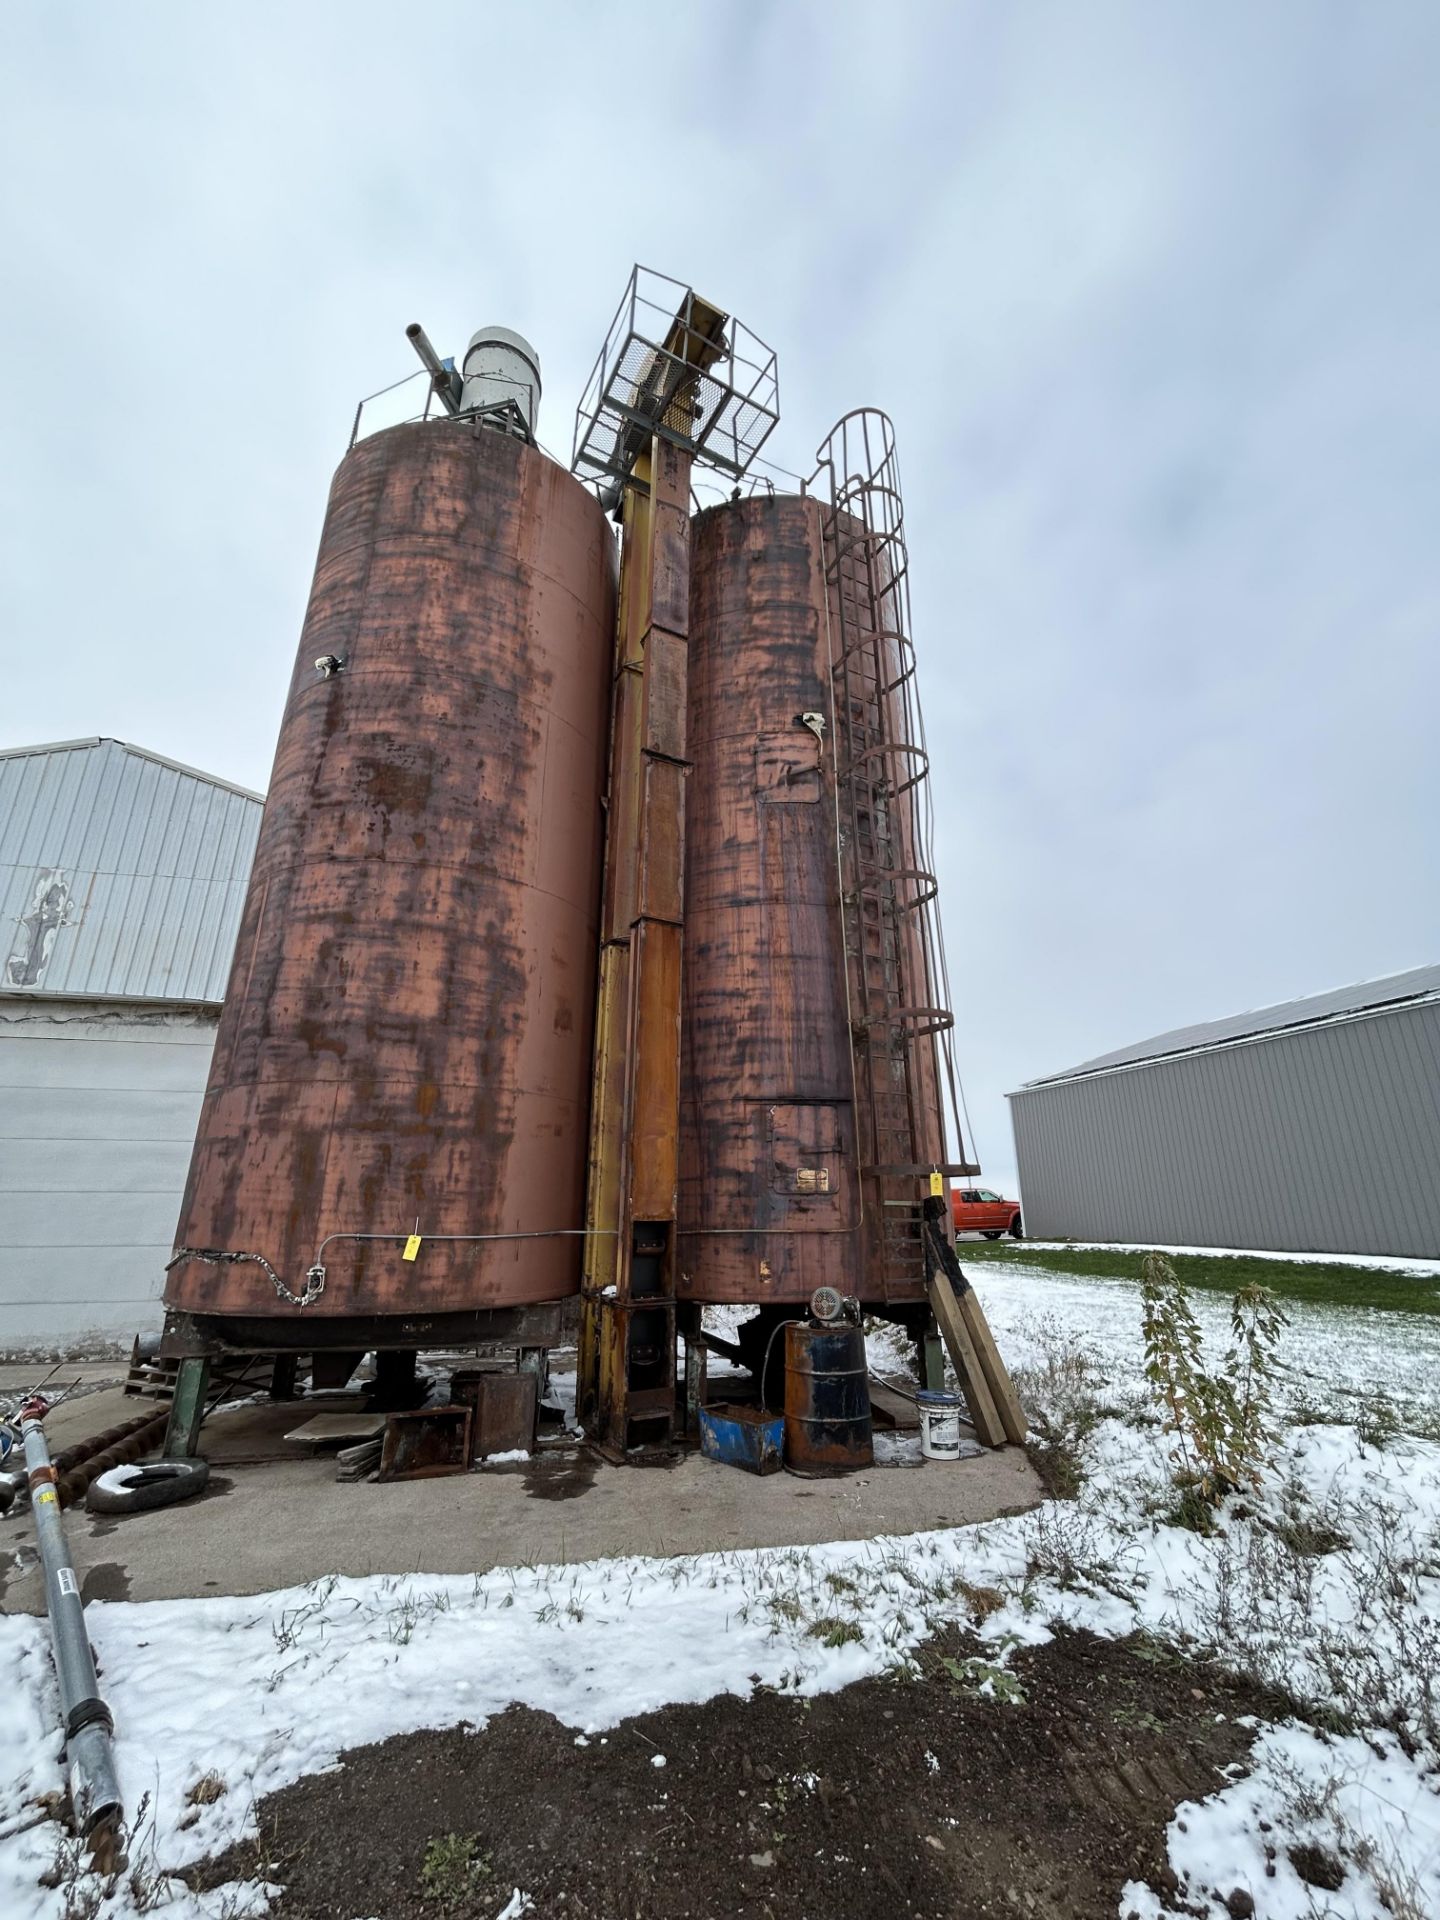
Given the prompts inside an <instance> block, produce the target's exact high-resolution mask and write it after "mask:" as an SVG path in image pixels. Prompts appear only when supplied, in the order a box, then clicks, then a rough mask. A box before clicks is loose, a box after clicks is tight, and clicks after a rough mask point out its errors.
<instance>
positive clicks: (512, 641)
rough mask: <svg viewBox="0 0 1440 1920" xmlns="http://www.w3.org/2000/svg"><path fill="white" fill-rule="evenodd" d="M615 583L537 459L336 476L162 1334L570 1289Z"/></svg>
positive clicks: (451, 439) (578, 503)
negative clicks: (171, 1318)
mask: <svg viewBox="0 0 1440 1920" xmlns="http://www.w3.org/2000/svg"><path fill="white" fill-rule="evenodd" d="M614 573H615V559H614V542H613V537H612V534H611V531H610V528H609V526H608V523H607V522H606V520H605V517H604V515H603V513H602V511H601V509H600V507H599V506H598V505H597V503H596V501H595V500H594V498H593V497H592V496H591V495H590V494H589V493H588V492H586V490H585V489H584V488H582V487H581V486H580V484H579V483H578V482H577V481H576V480H574V479H573V478H572V477H571V476H570V475H569V474H567V473H566V472H565V471H564V470H563V469H562V468H561V467H559V466H557V465H556V464H555V463H554V462H553V461H551V460H549V459H547V458H546V457H545V456H544V455H543V454H541V453H540V452H538V451H537V450H535V449H534V448H532V447H530V446H527V445H526V444H524V443H523V442H522V441H521V440H519V439H517V438H513V437H510V436H508V435H505V434H501V433H495V432H488V431H483V430H481V431H477V430H476V429H475V428H474V427H473V426H470V425H467V424H465V423H460V422H452V421H448V420H440V421H432V422H428V423H425V424H414V425H409V426H402V427H396V428H392V429H390V430H389V431H388V432H384V433H380V434H377V435H375V436H374V437H373V438H371V439H368V440H364V441H362V442H360V443H359V444H358V445H357V446H355V447H354V448H353V449H352V451H351V452H350V453H348V454H347V455H346V457H345V459H344V461H343V462H342V463H341V466H340V469H339V471H338V473H337V475H336V478H335V483H334V486H333V488H332V491H331V496H330V505H329V511H328V513H327V516H326V520H325V527H324V532H323V534H322V537H321V542H320V552H319V558H318V561H317V564H316V570H315V583H314V587H313V590H312V593H311V597H310V605H309V611H308V613H307V616H306V620H305V627H304V631H303V634H302V636H301V641H300V649H299V656H298V658H297V661H296V666H295V673H294V677H293V680H292V682H291V687H290V694H289V699H288V702H287V705H286V708H285V714H284V720H283V722H282V726H281V731H280V739H279V744H278V746H277V749H276V756H275V771H274V777H273V781H272V784H271V788H270V794H269V798H268V801H267V803H266V808H265V816H264V822H263V825H262V828H261V833H260V842H259V847H258V851H257V855H256V860H255V867H254V872H253V875H252V878H251V883H250V889H249V895H248V899H247V903H246V909H245V914H244V919H243V923H242V928H241V933H240V939H239V944H238V947H237V950H236V954H235V963H234V969H233V972H232V975H231V981H230V989H229V993H228V995H227V998H226V1002H225V1008H224V1012H223V1014H222V1016H221V1021H220V1028H219V1035H218V1039H217V1043H216V1049H215V1058H214V1066H213V1070H212V1073H211V1077H210V1082H209V1086H208V1088H207V1091H206V1095H205V1100H204V1106H203V1110H202V1114H201V1118H200V1124H199V1130H198V1134H197V1137H196V1142H195V1151H194V1157H193V1160H192V1164H191V1169H190V1176H189V1182H188V1185H187V1188H186V1193H185V1199H184V1203H183V1208H182V1212H181V1218H180V1222H179V1228H178V1233H177V1241H176V1247H177V1254H178V1255H179V1258H178V1260H177V1263H176V1264H175V1265H174V1266H173V1267H172V1270H171V1272H170V1277H169V1283H168V1286H167V1290H166V1304H167V1306H168V1307H169V1308H171V1309H172V1310H174V1311H178V1312H184V1313H188V1314H191V1315H199V1316H211V1317H219V1318H220V1319H221V1320H223V1319H225V1318H226V1317H227V1316H241V1317H243V1318H245V1319H246V1320H247V1321H252V1322H253V1321H254V1320H255V1319H256V1318H257V1317H258V1318H264V1317H267V1316H268V1317H270V1318H271V1319H293V1318H294V1317H295V1316H297V1315H300V1314H303V1315H304V1317H305V1319H306V1321H307V1322H309V1323H312V1324H315V1323H321V1322H324V1321H327V1320H332V1319H336V1318H343V1319H346V1320H348V1321H349V1322H350V1323H351V1324H352V1326H353V1325H358V1324H360V1323H362V1322H366V1321H372V1322H380V1321H384V1320H385V1319H387V1318H388V1317H392V1316H402V1317H405V1318H407V1319H409V1320H413V1319H414V1318H415V1317H416V1316H427V1315H428V1316H435V1315H456V1314H462V1315H463V1314H465V1313H470V1312H475V1311H478V1310H483V1309H491V1308H496V1307H505V1306H513V1305H517V1304H522V1303H528V1302H536V1301H550V1300H556V1299H560V1298H563V1297H564V1296H566V1295H568V1294H572V1293H574V1292H575V1291H576V1289H577V1287H578V1285H579V1275H580V1261H581V1247H582V1239H581V1237H580V1229H581V1228H582V1227H583V1221H584V1187H585V1171H586V1147H587V1142H586V1119H587V1111H588V1103H589V1084H590V1064H591V1063H590V1044H591V1025H592V1003H593V997H594V990H595V967H596V941H597V925H598V909H599V892H600V876H601V821H602V806H601V797H602V794H603V790H604V781H605V755H606V732H607V724H608V704H609V684H610V672H611V661H612V650H613V626H614ZM412 1235H416V1236H418V1237H419V1245H418V1248H417V1247H416V1246H415V1243H414V1240H413V1239H411V1236H412ZM407 1241H408V1242H409V1245H408V1246H407ZM187 1250H188V1251H187ZM407 1252H408V1253H409V1254H411V1255H412V1257H411V1258H408V1259H407V1258H406V1254H407ZM217 1256H218V1257H217ZM307 1275H308V1276H310V1278H309V1279H308V1280H307ZM307 1292H308V1293H309V1295H310V1296H311V1297H310V1298H309V1302H308V1304H306V1305H305V1306H303V1307H300V1306H298V1305H296V1304H295V1299H296V1297H301V1298H303V1297H305V1296H306V1294H307Z"/></svg>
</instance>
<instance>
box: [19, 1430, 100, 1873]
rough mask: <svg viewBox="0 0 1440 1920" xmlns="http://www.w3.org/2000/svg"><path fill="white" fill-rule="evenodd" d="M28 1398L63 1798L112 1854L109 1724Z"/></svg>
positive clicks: (50, 1469)
mask: <svg viewBox="0 0 1440 1920" xmlns="http://www.w3.org/2000/svg"><path fill="white" fill-rule="evenodd" d="M36 1405H37V1403H35V1402H32V1403H31V1404H30V1405H29V1406H28V1407H24V1408H22V1409H21V1416H20V1433H21V1437H22V1438H23V1440H24V1442H25V1469H26V1473H27V1475H28V1477H29V1481H30V1500H31V1506H32V1508H33V1510H34V1515H35V1539H36V1544H37V1545H38V1546H39V1549H40V1558H41V1561H42V1562H43V1564H44V1567H45V1601H46V1605H47V1607H48V1608H49V1612H50V1638H51V1642H52V1644H53V1646H54V1649H55V1671H56V1674H57V1675H58V1677H59V1681H60V1711H61V1713H62V1714H63V1716H64V1728H65V1757H66V1761H67V1763H68V1766H69V1773H70V1804H71V1806H72V1808H73V1809H74V1813H75V1823H76V1826H77V1828H78V1829H79V1831H80V1832H81V1833H82V1834H84V1835H85V1836H86V1838H87V1839H89V1841H90V1844H91V1850H92V1852H94V1853H95V1854H96V1855H97V1857H99V1856H101V1855H102V1854H103V1855H108V1856H110V1858H111V1860H112V1861H113V1858H114V1856H115V1854H117V1853H118V1851H119V1849H120V1846H121V1842H122V1838H123V1835H122V1830H121V1816H122V1812H123V1803H122V1801H121V1798H120V1782H119V1780H118V1779H117V1778H116V1774H115V1756H114V1752H113V1751H112V1748H111V1744H110V1736H111V1733H112V1732H113V1730H114V1725H115V1723H114V1721H113V1720H112V1719H111V1717H110V1709H109V1708H108V1707H107V1706H106V1704H105V1702H104V1701H103V1700H102V1699H101V1698H100V1688H99V1682H98V1680H97V1679H96V1677H95V1659H94V1656H93V1654H92V1653H91V1651H90V1636H89V1634H88V1633H87V1632H86V1631H85V1607H84V1603H83V1602H82V1600H81V1598H80V1582H79V1580H78V1578H77V1577H76V1573H75V1563H74V1561H73V1560H72V1559H71V1558H70V1549H69V1547H68V1546H67V1545H66V1542H65V1528H64V1524H63V1523H62V1521H61V1519H60V1495H59V1493H58V1491H57V1490H56V1486H55V1468H54V1466H53V1465H52V1464H51V1460H50V1448H49V1446H48V1445H47V1443H46V1440H45V1430H44V1428H43V1427H42V1426H41V1424H40V1418H41V1414H42V1413H43V1411H44V1409H43V1407H41V1408H40V1411H39V1412H37V1411H36V1410H35V1408H36Z"/></svg>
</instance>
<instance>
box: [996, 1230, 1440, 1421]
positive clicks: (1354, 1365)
mask: <svg viewBox="0 0 1440 1920" xmlns="http://www.w3.org/2000/svg"><path fill="white" fill-rule="evenodd" d="M963 1251H964V1250H963V1248H962V1249H961V1254H962V1259H961V1265H962V1266H963V1265H964V1259H963ZM1136 1277H1137V1279H1138V1277H1139V1261H1138V1259H1137V1261H1136ZM969 1278H970V1279H971V1280H972V1281H973V1283H974V1285H975V1287H976V1290H977V1292H978V1293H979V1294H980V1297H981V1299H982V1300H983V1301H984V1303H985V1311H986V1314H987V1315H988V1317H989V1320H990V1325H991V1328H992V1330H993V1332H994V1334H995V1338H996V1340H997V1341H998V1342H999V1344H1000V1350H1001V1352H1002V1353H1004V1355H1005V1356H1006V1359H1007V1361H1008V1362H1009V1364H1010V1365H1011V1366H1012V1367H1023V1366H1025V1365H1027V1364H1033V1363H1034V1362H1035V1361H1036V1360H1037V1359H1038V1358H1040V1357H1041V1355H1042V1354H1043V1352H1044V1351H1046V1350H1048V1348H1049V1347H1050V1346H1051V1345H1053V1343H1054V1342H1055V1341H1056V1340H1057V1339H1061V1340H1070V1341H1074V1342H1078V1343H1082V1344H1083V1345H1084V1346H1085V1347H1086V1348H1087V1349H1089V1350H1090V1351H1091V1352H1092V1353H1093V1354H1094V1356H1095V1359H1096V1363H1097V1365H1098V1367H1099V1369H1100V1372H1101V1374H1102V1375H1103V1377H1104V1379H1105V1380H1106V1381H1107V1382H1108V1383H1109V1384H1110V1385H1111V1386H1113V1387H1116V1388H1122V1389H1125V1390H1127V1391H1133V1392H1140V1391H1142V1390H1143V1387H1144V1373H1143V1359H1144V1356H1143V1352H1142V1347H1141V1338H1140V1292H1139V1288H1138V1286H1136V1285H1134V1284H1132V1282H1130V1281H1128V1280H1107V1279H1098V1278H1091V1277H1089V1276H1088V1275H1087V1276H1081V1275H1072V1274H1063V1273H1046V1272H1041V1271H1037V1270H1036V1269H1035V1268H1033V1267H1026V1266H1022V1265H1021V1264H1020V1263H1019V1262H1015V1263H1013V1264H1011V1263H1009V1262H1006V1261H1004V1260H986V1261H985V1262H984V1263H983V1264H981V1263H979V1262H973V1263H972V1264H971V1266H970V1268H969ZM1190 1304H1191V1307H1192V1308H1193V1310H1194V1313H1195V1318H1196V1319H1197V1320H1198V1321H1199V1323H1200V1327H1201V1331H1202V1333H1203V1334H1204V1336H1205V1344H1206V1351H1207V1353H1208V1354H1210V1355H1212V1356H1218V1355H1219V1354H1221V1353H1223V1352H1224V1350H1225V1348H1226V1347H1227V1346H1228V1345H1229V1343H1230V1301H1229V1298H1228V1297H1227V1296H1226V1295H1225V1294H1222V1293H1211V1292H1208V1291H1204V1290H1202V1289H1200V1288H1196V1289H1195V1290H1194V1291H1193V1292H1192V1293H1191V1295H1190ZM1281 1305H1282V1307H1283V1308H1284V1311H1285V1315H1286V1318H1287V1319H1288V1320H1289V1323H1290V1324H1289V1327H1288V1328H1287V1330H1286V1333H1285V1339H1284V1345H1283V1347H1282V1349H1281V1358H1282V1360H1283V1362H1284V1365H1285V1377H1284V1385H1283V1389H1282V1404H1283V1405H1284V1406H1285V1407H1286V1408H1287V1409H1288V1410H1289V1411H1290V1412H1291V1413H1294V1412H1297V1411H1301V1410H1305V1411H1306V1412H1308V1413H1317V1412H1318V1413H1322V1414H1326V1415H1328V1416H1329V1417H1331V1418H1333V1419H1337V1420H1345V1419H1351V1418H1354V1416H1355V1412H1356V1410H1357V1409H1359V1408H1362V1407H1363V1405H1364V1404H1365V1403H1371V1402H1374V1401H1375V1400H1376V1399H1377V1398H1378V1397H1379V1396H1382V1395H1384V1396H1388V1398H1389V1399H1391V1400H1392V1401H1393V1402H1394V1403H1395V1404H1396V1406H1397V1407H1398V1408H1400V1409H1402V1410H1404V1411H1405V1412H1407V1413H1410V1414H1412V1415H1413V1414H1416V1413H1424V1412H1426V1411H1428V1412H1430V1413H1431V1414H1434V1413H1435V1412H1436V1411H1437V1410H1440V1314H1422V1313H1416V1314H1410V1313H1392V1312H1388V1311H1386V1310H1384V1309H1382V1308H1378V1307H1332V1306H1312V1305H1311V1304H1309V1303H1308V1302H1305V1301H1298V1300H1284V1301H1282V1302H1281Z"/></svg>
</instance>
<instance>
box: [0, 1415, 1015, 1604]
mask: <svg viewBox="0 0 1440 1920" xmlns="http://www.w3.org/2000/svg"><path fill="white" fill-rule="evenodd" d="M117 1397H120V1398H121V1403H122V1405H123V1406H125V1407H131V1406H134V1405H135V1402H134V1401H133V1400H130V1401H126V1400H124V1399H123V1396H117ZM99 1400H100V1396H99V1395H98V1394H97V1395H96V1396H95V1397H94V1400H93V1401H92V1402H91V1407H92V1410H93V1411H95V1412H96V1413H100V1414H101V1417H99V1418H92V1419H91V1420H90V1421H89V1422H88V1424H87V1426H86V1428H85V1429H84V1431H92V1432H93V1431H94V1430H95V1428H96V1427H97V1426H100V1425H109V1424H113V1420H112V1419H107V1418H105V1417H103V1413H101V1410H100V1409H99V1407H98V1402H99ZM144 1404H145V1403H143V1402H142V1403H141V1405H144ZM312 1404H313V1403H312ZM336 1410H337V1411H339V1409H336ZM64 1411H65V1409H63V1408H62V1409H59V1412H62V1413H63V1412H64ZM297 1411H298V1409H297V1407H296V1405H295V1403H294V1402H291V1403H288V1404H285V1403H281V1404H277V1405H273V1406H272V1405H259V1406H255V1407H244V1408H237V1409H236V1410H235V1411H234V1412H232V1413H228V1414H222V1415H218V1416H216V1417H215V1418H214V1419H213V1420H212V1421H209V1422H207V1423H206V1427H205V1449H204V1450H205V1454H206V1457H207V1458H208V1459H209V1461H210V1463H211V1485H210V1488H209V1489H208V1490H207V1492H206V1493H204V1494H203V1495H201V1496H200V1497H199V1498H198V1499H195V1500H191V1501H186V1502H184V1503H183V1504H182V1505H180V1506H176V1507H168V1508H164V1509H162V1510H161V1511H159V1512H157V1513H143V1514H132V1515H127V1516H125V1517H124V1518H116V1519H112V1518H107V1517H101V1516H98V1515H97V1516H91V1515H89V1514H87V1513H85V1512H84V1511H83V1509H70V1510H69V1511H67V1513H66V1516H65V1523H66V1535H67V1537H68V1539H69V1541H70V1547H71V1551H72V1553H73V1555H74V1559H75V1565H76V1567H77V1568H78V1569H79V1572H80V1575H81V1580H82V1583H83V1584H82V1592H83V1593H84V1595H85V1598H86V1599H87V1600H89V1599H105V1600H169V1599H178V1598H180V1597H182V1596H188V1595H217V1594H240V1593H264V1592H267V1591H269V1590H270V1589H271V1588H275V1587H289V1586H296V1585H300V1584H302V1583H303V1582H305V1581H307V1580H313V1579H317V1578H320V1577H321V1576H323V1575H325V1574H328V1573H341V1574H372V1573H410V1572H423V1573H481V1572H485V1571H487V1570H488V1569H490V1568H492V1567H497V1566H513V1565H516V1564H519V1563H521V1562H528V1563H530V1564H536V1563H542V1562H543V1563H548V1564H564V1563H567V1562H572V1561H581V1560H592V1559H603V1558H609V1557H613V1556H616V1555H623V1554H661V1555H664V1554H686V1553H705V1552H709V1551H714V1550H718V1549H722V1548H723V1549H733V1548H737V1547H761V1546H789V1545H807V1544H812V1543H815V1542H819V1541H825V1540H862V1539H868V1538H870V1537H871V1536H873V1535H876V1534H883V1533H913V1532H916V1531H918V1530H921V1529H923V1528H927V1527H954V1526H965V1525H969V1524H971V1523H973V1522H976V1521H980V1520H989V1519H993V1518H995V1517H996V1515H998V1514H1003V1513H1013V1512H1018V1511H1021V1510H1023V1509H1024V1508H1027V1507H1032V1506H1035V1505H1037V1504H1038V1503H1039V1501H1040V1500H1041V1498H1042V1497H1043V1496H1042V1492H1041V1487H1040V1483H1039V1481H1038V1479H1037V1478H1036V1476H1035V1473H1034V1471H1033V1469H1032V1468H1031V1466H1030V1464H1029V1462H1028V1460H1027V1459H1026V1457H1025V1455H1024V1453H1023V1452H1022V1451H1021V1450H1020V1449H1018V1448H1014V1447H1007V1448H1005V1449H1003V1450H1002V1451H1000V1452H997V1453H985V1454H982V1455H980V1456H979V1457H977V1458H974V1459H969V1460H962V1461H958V1462H955V1463H953V1464H952V1463H941V1462H936V1461H931V1462H927V1463H926V1464H925V1465H923V1466H899V1465H897V1466H890V1467H876V1468H873V1469H871V1470H870V1471H867V1472H865V1473H858V1474H851V1475H847V1476H846V1477H844V1478H841V1479H835V1480H802V1479H798V1478H796V1477H794V1476H792V1475H790V1474H785V1473H780V1474H774V1475H770V1476H768V1477H767V1478H764V1479H760V1478H757V1477H756V1476H754V1475H752V1474H747V1473H742V1472H740V1471H738V1470H737V1469H735V1468H733V1467H725V1466H720V1465H717V1464H716V1463H715V1462H713V1461H709V1460H704V1459H702V1458H701V1457H700V1455H699V1454H698V1453H697V1454H690V1455H687V1456H686V1457H684V1458H683V1459H681V1460H680V1461H678V1462H677V1464H675V1465H674V1466H672V1467H611V1466H606V1465H604V1464H603V1463H602V1462H599V1461H597V1460H596V1459H595V1458H594V1457H593V1456H592V1455H590V1454H587V1453H585V1452H583V1451H581V1450H578V1449H576V1448H573V1447H571V1446H568V1445H559V1446H555V1445H551V1446H547V1447H545V1448H543V1449H542V1451H541V1452H540V1453H539V1454H537V1456H536V1457H535V1459H534V1460H532V1461H531V1462H530V1463H529V1464H528V1465H520V1464H517V1465H514V1466H507V1467H501V1468H492V1469H490V1470H488V1471H486V1472H482V1473H470V1474H461V1475H456V1476H454V1477H450V1478H444V1479H436V1480H414V1481H406V1482H401V1483H392V1484H389V1485H384V1484H379V1483H375V1484H372V1483H370V1482H368V1481H361V1482H358V1483H348V1484H347V1483H344V1482H337V1480H336V1478H335V1463H334V1461H333V1460H331V1459H323V1458H322V1459H310V1458H306V1459H295V1458H293V1457H288V1458H277V1457H276V1456H277V1455H279V1454H281V1452H282V1450H283V1451H284V1452H285V1453H287V1454H291V1455H293V1449H285V1448H284V1441H283V1431H284V1429H285V1428H287V1427H293V1426H294V1424H295V1419H296V1414H297ZM118 1417H123V1415H122V1416H118ZM79 1437H82V1436H81V1435H80V1434H76V1435H72V1436H70V1439H74V1438H79ZM55 1441H56V1445H57V1447H58V1446H60V1445H66V1444H69V1440H68V1439H62V1438H61V1437H60V1435H59V1433H58V1432H57V1434H56V1436H55ZM43 1606H44V1587H43V1582H42V1580H41V1578H40V1574H39V1570H38V1566H37V1564H36V1562H35V1557H34V1533H33V1530H32V1528H31V1525H30V1518H29V1514H28V1512H27V1513H24V1514H19V1515H11V1516H9V1517H8V1518H6V1519H4V1520H0V1607H3V1610H4V1611H6V1612H12V1613H13V1612H22V1613H39V1612H41V1611H43Z"/></svg>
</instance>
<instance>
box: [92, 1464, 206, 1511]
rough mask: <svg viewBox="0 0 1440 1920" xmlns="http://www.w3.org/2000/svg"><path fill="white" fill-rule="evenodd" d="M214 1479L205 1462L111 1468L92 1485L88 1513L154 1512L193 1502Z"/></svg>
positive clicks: (93, 1481)
mask: <svg viewBox="0 0 1440 1920" xmlns="http://www.w3.org/2000/svg"><path fill="white" fill-rule="evenodd" d="M209 1478H210V1467H209V1464H208V1462H206V1461H204V1460H155V1461H152V1462H151V1463H150V1465H149V1466H145V1467H111V1468H110V1470H109V1472H108V1473H102V1474H101V1475H100V1477H99V1478H98V1479H97V1480H92V1481H91V1482H90V1487H89V1490H88V1492H87V1493H86V1495H85V1511H86V1512H87V1513H150V1512H152V1511H153V1510H154V1509H155V1508H156V1507H173V1506H175V1505H177V1503H178V1502H179V1501H181V1500H189V1499H192V1498H193V1497H194V1496H195V1495H196V1494H197V1493H199V1492H200V1491H201V1490H202V1488H203V1487H204V1485H205V1482H206V1481H207V1480H208V1479H209Z"/></svg>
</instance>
